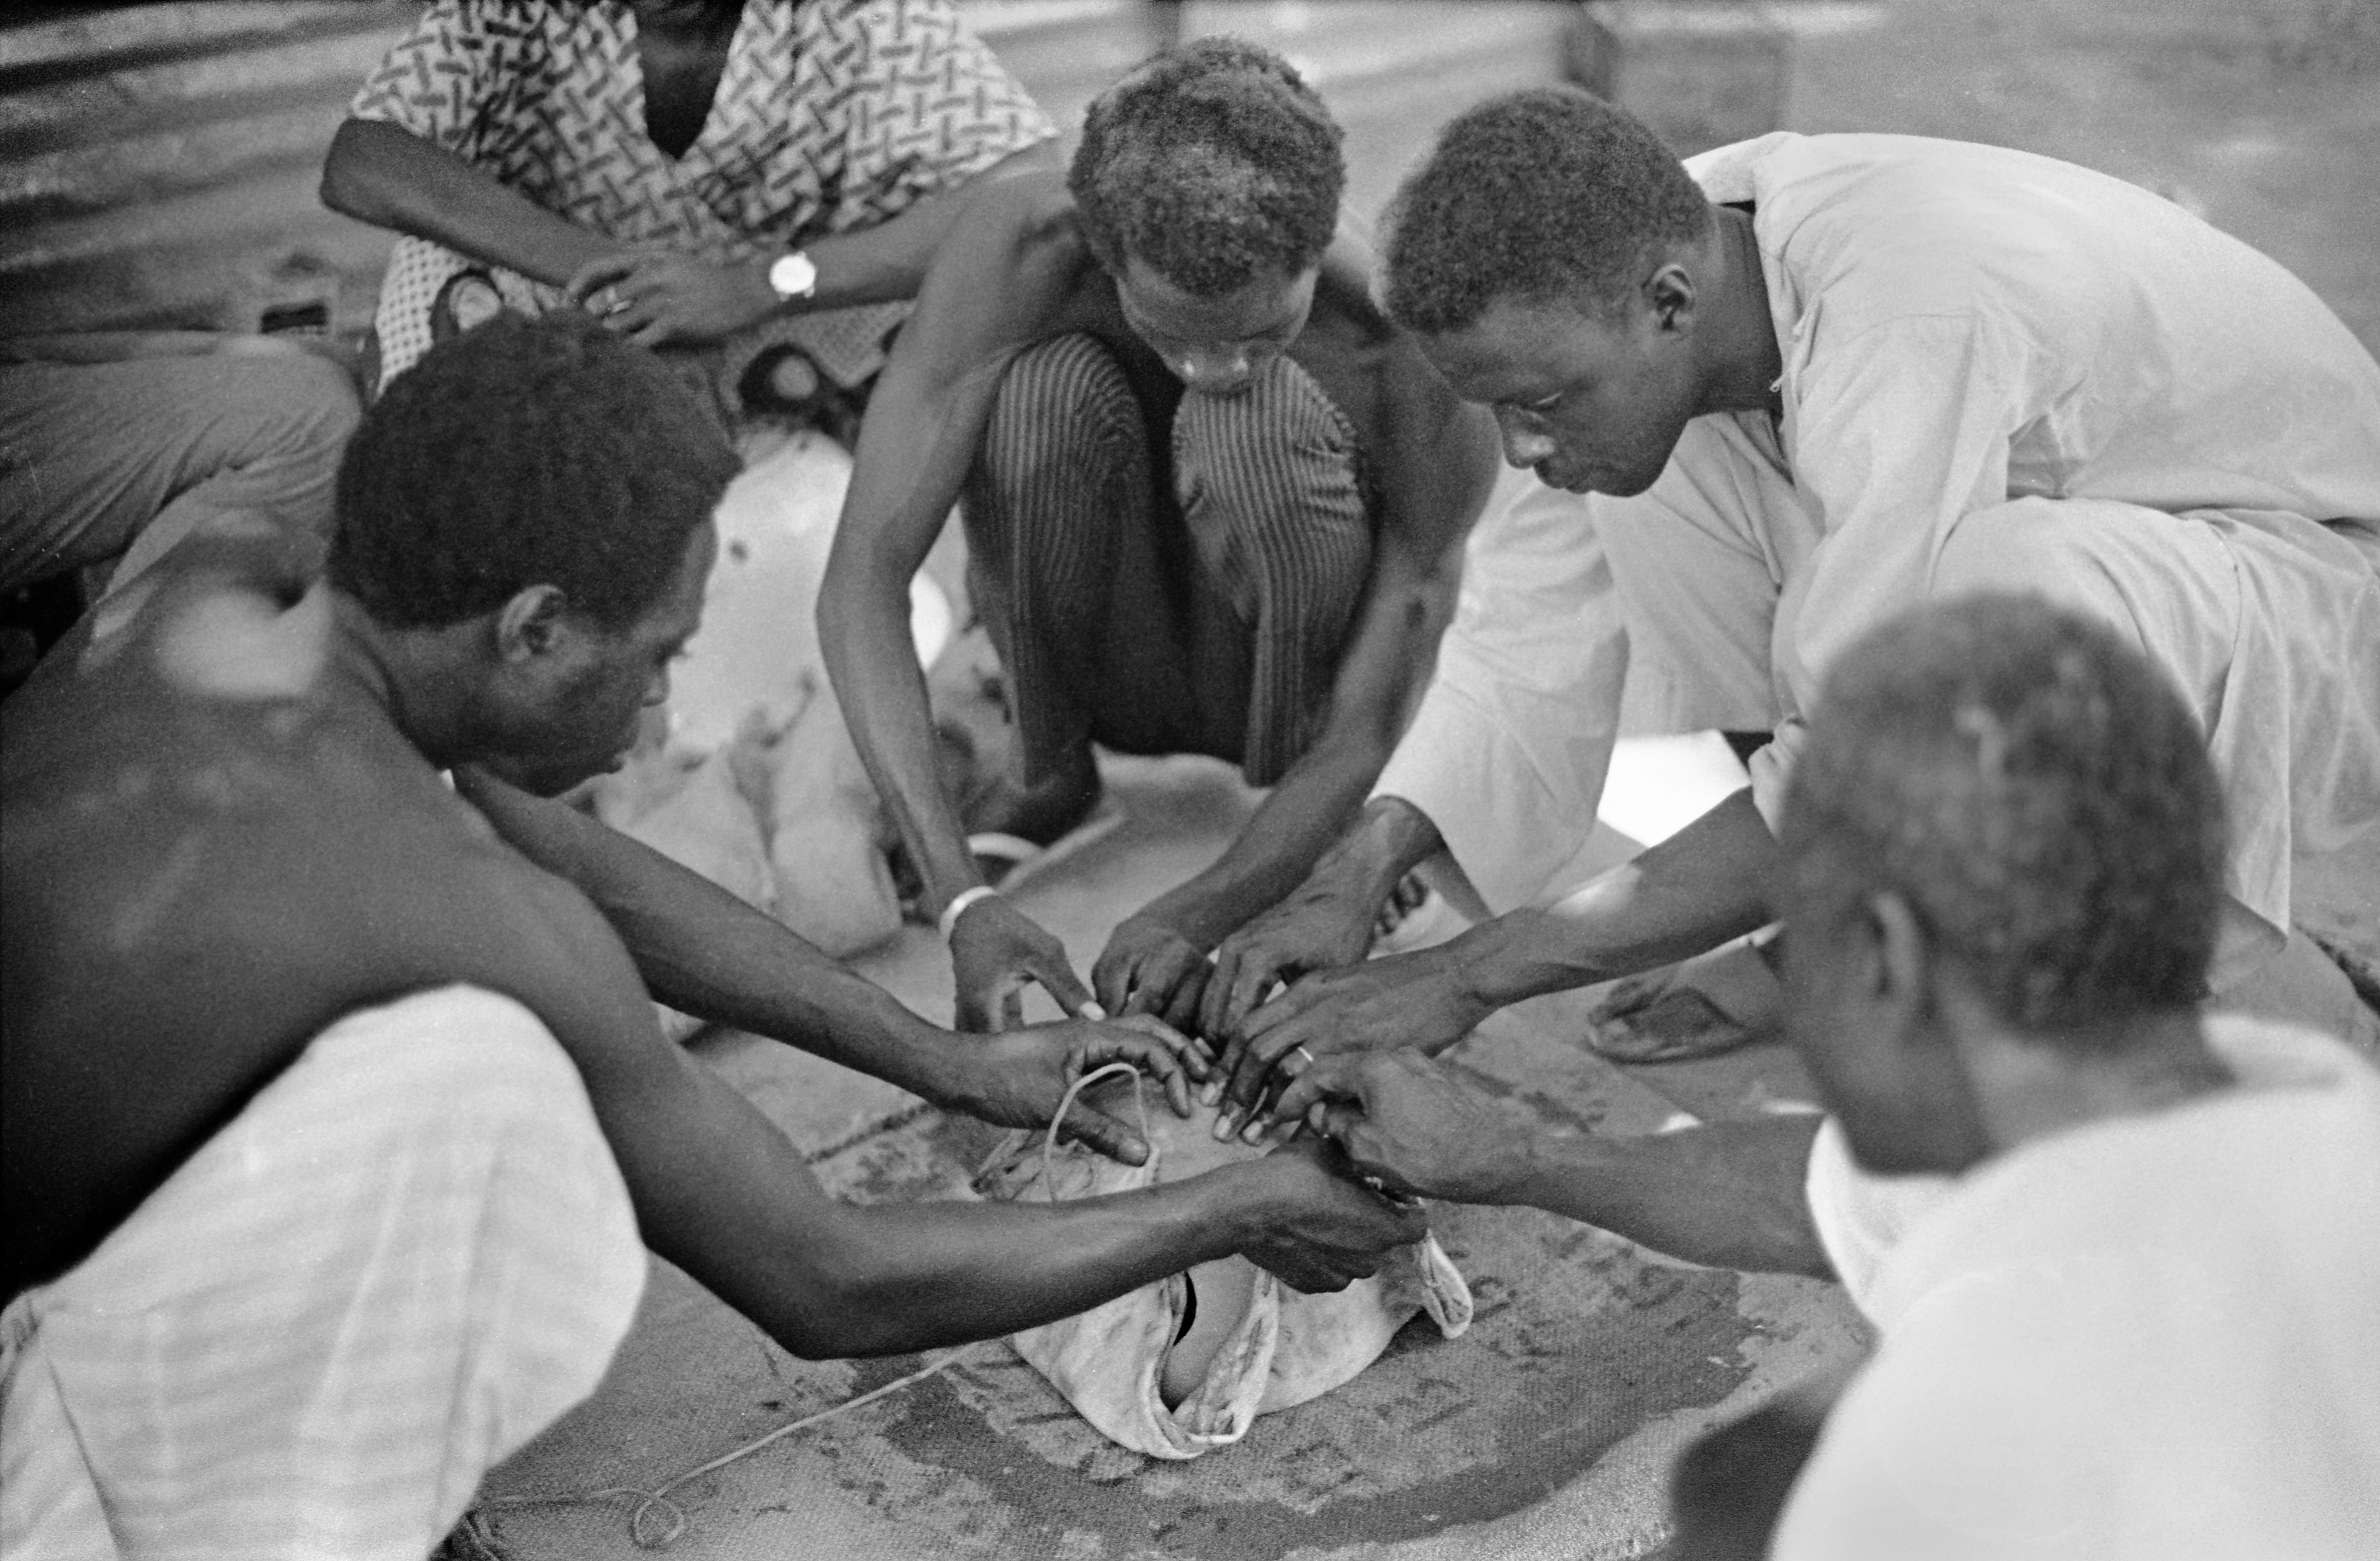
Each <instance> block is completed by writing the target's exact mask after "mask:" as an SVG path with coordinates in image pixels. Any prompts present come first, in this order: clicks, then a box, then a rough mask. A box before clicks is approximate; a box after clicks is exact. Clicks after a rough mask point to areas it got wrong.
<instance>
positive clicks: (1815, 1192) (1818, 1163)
mask: <svg viewBox="0 0 2380 1561" xmlns="http://www.w3.org/2000/svg"><path fill="white" fill-rule="evenodd" d="M1802 1185H1803V1196H1804V1197H1806V1198H1807V1199H1808V1201H1809V1204H1810V1221H1811V1223H1812V1224H1813V1225H1814V1226H1815V1227H1816V1228H1817V1232H1818V1243H1819V1245H1821V1246H1823V1247H1825V1248H1826V1249H1827V1261H1828V1263H1830V1264H1831V1265H1834V1270H1835V1277H1837V1278H1838V1279H1840V1280H1841V1281H1842V1285H1843V1289H1845V1290H1847V1291H1849V1292H1850V1293H1851V1298H1852V1304H1853V1305H1855V1306H1857V1307H1858V1308H1859V1309H1860V1313H1861V1315H1863V1316H1864V1317H1867V1318H1869V1319H1870V1320H1874V1318H1875V1315H1876V1313H1875V1312H1874V1311H1873V1310H1872V1309H1871V1307H1870V1305H1869V1301H1870V1298H1871V1297H1872V1296H1873V1295H1874V1293H1875V1289H1876V1273H1877V1271H1878V1270H1879V1269H1880V1268H1882V1267H1883V1265H1884V1262H1885V1259H1886V1258H1888V1257H1889V1256H1890V1255H1891V1254H1892V1251H1893V1249H1894V1248H1895V1247H1898V1246H1899V1245H1900V1242H1901V1239H1902V1238H1903V1237H1905V1236H1906V1235H1908V1233H1909V1230H1910V1228H1911V1227H1912V1226H1913V1225H1915V1224H1916V1223H1917V1222H1918V1221H1919V1220H1921V1219H1923V1218H1924V1217H1925V1216H1926V1215H1927V1214H1928V1213H1930V1212H1931V1211H1932V1210H1933V1209H1934V1207H1935V1206H1936V1205H1937V1204H1940V1203H1941V1202H1942V1200H1943V1199H1944V1198H1946V1197H1948V1196H1949V1193H1950V1188H1951V1185H1952V1183H1951V1180H1950V1179H1949V1177H1943V1176H1878V1175H1876V1173H1874V1172H1873V1171H1867V1170H1863V1169H1861V1168H1860V1167H1859V1164H1858V1162H1856V1161H1854V1160H1853V1159H1852V1146H1851V1141H1850V1140H1849V1139H1847V1138H1845V1137H1844V1136H1843V1129H1842V1124H1841V1123H1840V1122H1839V1121H1837V1120H1836V1119H1834V1118H1832V1117H1828V1119H1826V1120H1825V1121H1824V1122H1821V1123H1820V1124H1819V1125H1818V1136H1817V1137H1816V1138H1815V1140H1814V1141H1812V1143H1811V1144H1810V1165H1809V1169H1808V1170H1807V1172H1806V1173H1805V1174H1804V1176H1803V1183H1802Z"/></svg>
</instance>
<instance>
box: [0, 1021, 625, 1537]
mask: <svg viewBox="0 0 2380 1561" xmlns="http://www.w3.org/2000/svg"><path fill="white" fill-rule="evenodd" d="M644 1277H645V1255H644V1251H643V1247H642V1245H641V1243H640V1242H639V1240H638V1239H637V1226H636V1218H635V1216H634V1214H633V1212H632V1211H631V1209H630V1207H629V1204H628V1193H627V1189H626V1187H625V1184H624V1183H623V1182H622V1181H621V1179H620V1173H619V1170H618V1168H617V1167H616V1165H615V1164H614V1163H613V1158H612V1153H611V1149H610V1147H609V1145H607V1144H606V1143H605V1142H604V1139H603V1135H602V1132H601V1130H600V1129H599V1127H598V1126H597V1124H596V1121H595V1116H594V1112H593V1110H592V1109H591V1108H590V1107H589V1104H588V1099H587V1094H586V1090H585V1089H584V1087H583V1086H582V1085H581V1084H580V1083H579V1078H578V1073H577V1069H576V1068H575V1067H574V1066H573V1065H572V1063H571V1061H570V1059H568V1057H566V1056H565V1054H564V1052H563V1051H562V1048H561V1047H559V1046H558V1045H556V1044H555V1042H554V1040H553V1037H552V1035H549V1034H548V1033H547V1031H546V1029H545V1027H544V1025H543V1024H541V1023H540V1022H539V1021H538V1020H537V1019H536V1017H535V1016H534V1015H532V1014H531V1013H530V1012H529V1011H528V1010H527V1009H525V1008H523V1007H522V1006H521V1005H520V1004H519V1003H517V1002H515V1001H514V1000H512V999H511V998H504V997H499V996H496V995H494V994H492V993H489V992H485V991H480V990H477V989H474V988H469V987H459V986H457V987H447V988H444V989H442V990H438V991H432V992H425V993H419V994H416V995H414V996H412V997H408V998H403V999H400V1000H399V1001H396V1002H394V1003H390V1004H388V1005H387V1006H385V1007H383V1008H378V1009H373V1010H368V1011H365V1012H361V1013H357V1014H354V1015H351V1016H349V1017H348V1018H346V1019H345V1020H342V1021H341V1022H339V1023H337V1024H334V1025H333V1026H332V1027H331V1028H329V1029H328V1030H326V1031H324V1032H323V1033H322V1035H320V1036H318V1037H317V1038H316V1039H315V1040H314V1042H313V1043H312V1044H311V1045H310V1046H309V1047H307V1048H306V1050H305V1052H304V1053H303V1054H302V1055H301V1056H300V1057H299V1058H298V1059H297V1061H295V1062H293V1063H292V1064H291V1065H290V1066H289V1068H288V1069H287V1071H285V1072H284V1073H283V1074H282V1075H281V1076H280V1077H279V1078H277V1079H275V1080H274V1081H273V1083H270V1084H268V1085H267V1086H266V1087H265V1088H264V1089H263V1090H262V1091H261V1092H260V1093H259V1094H258V1095H256V1097H255V1098H254V1099H253V1100H252V1101H250V1102H249V1105H248V1106H247V1107H246V1108H245V1109H244V1110H242V1111H241V1112H240V1114H239V1115H238V1116H237V1117H236V1118H235V1119H233V1120H232V1121H231V1122H230V1123H229V1124H228V1125H227V1126H225V1128H224V1129H222V1131H219V1132H217V1133H216V1134H215V1135H214V1136H213V1137H212V1139H210V1140H208V1141H207V1142H206V1143H205V1144H203V1145H201V1146H200V1149H199V1150H198V1152H197V1153H196V1154H194V1155H192V1156H190V1158H189V1159H188V1160H187V1161H186V1162H184V1163H183V1165H182V1166H181V1167H180V1168H178V1169H176V1171H175V1172H174V1174H173V1176H172V1177H171V1178H170V1179H168V1180H166V1182H165V1183H164V1185H163V1186H161V1187H160V1188H158V1190H157V1191H156V1192H153V1193H152V1194H151V1195H150V1196H149V1198H148V1199H147V1200H146V1201H145V1202H143V1203H142V1204H140V1207H139V1208H138V1209H136V1210H135V1211H134V1212H133V1214H132V1215H131V1216H130V1217H128V1219H126V1220H125V1221H124V1223H123V1224H121V1225H119V1226H118V1227H117V1228H115V1230H114V1231H113V1232H112V1233H111V1234H110V1235H109V1236H108V1237H107V1239H106V1240H104V1241H103V1242H102V1243H101V1245H100V1246H99V1248H98V1249H97V1250H96V1251H95V1252H92V1253H91V1255H90V1256H89V1257H88V1258H86V1259H84V1261H83V1262H82V1263H81V1264H79V1265H77V1266H76V1267H75V1268H73V1269H72V1270H70V1271H68V1272H67V1274H66V1275H64V1276H63V1277H60V1278H58V1279H56V1280H55V1281H54V1282H52V1283H50V1284H47V1285H43V1286H41V1287H39V1288H37V1289H31V1290H28V1291H26V1292H25V1293H23V1294H22V1295H19V1296H18V1298H17V1299H16V1301H14V1302H13V1303H11V1304H10V1305H9V1307H8V1309H7V1311H6V1314H5V1316H0V1555H7V1556H8V1557H10V1558H11V1561H51V1558H67V1557H76V1558H80V1557H113V1556H128V1557H142V1556H157V1557H171V1558H173V1561H216V1558H220V1561H260V1558H273V1557H286V1558H287V1561H319V1558H320V1557H323V1556H338V1557H341V1558H342V1561H368V1558H382V1557H384V1558H386V1561H421V1557H423V1556H424V1555H428V1554H429V1553H430V1551H431V1548H432V1547H433V1546H434V1545H436V1544H437V1543H438V1542H439V1540H440V1539H441V1538H442V1537H443V1535H444V1534H445V1533H446V1531H448V1530H449V1529H451V1528H452V1527H453V1526H454V1524H455V1521H456V1520H457V1519H459V1518H460V1517H461V1516H462V1513H463V1511H464V1509H465V1507H467V1506H468V1504H469V1502H470V1500H471V1497H472V1494H473V1493H474V1492H475V1491H476V1490H477V1489H478V1487H479V1483H480V1476H481V1475H482V1474H483V1473H485V1472H486V1470H488V1469H489V1468H491V1467H492V1465H494V1464H495V1463H496V1462H497V1461H498V1460H499V1459H501V1458H504V1457H505V1456H506V1455H508V1454H509V1453H511V1452H512V1451H513V1450H514V1449H515V1448H516V1447H518V1446H521V1445H522V1444H523V1443H525V1442H527V1441H528V1439H529V1437H530V1436H532V1435H534V1434H536V1433H537V1432H538V1431H540V1429H542V1428H543V1427H544V1426H546V1425H547V1424H549V1423H551V1422H553V1420H554V1419H555V1418H556V1417H558V1416H559V1415H561V1413H562V1412H563V1411H564V1410H566V1409H568V1408H569V1407H570V1406H571V1405H573V1404H575V1403H577V1401H578V1400H579V1399H581V1398H585V1397H586V1396H587V1395H588V1394H589V1392H591V1391H592V1390H593V1389H594V1386H595V1385H596V1383H597V1382H598V1381H599V1380H600V1379H601V1376H602V1374H603V1372H604V1371H605V1369H606V1368H607V1367H608V1366H609V1364H610V1362H611V1359H612V1353H613V1349H615V1348H616V1347H617V1346H618V1344H619V1342H620V1340H621V1338H622V1337H625V1335H626V1333H627V1329H628V1324H629V1322H630V1319H631V1318H632V1317H633V1316H634V1314H635V1312H636V1307H637V1297H638V1294H639V1292H640V1291H641V1290H642V1289H643V1285H644Z"/></svg>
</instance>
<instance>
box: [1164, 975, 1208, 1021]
mask: <svg viewBox="0 0 2380 1561" xmlns="http://www.w3.org/2000/svg"><path fill="white" fill-rule="evenodd" d="M1207 971H1208V964H1207V962H1206V961H1205V960H1194V961H1192V962H1191V964H1190V968H1189V969H1188V970H1185V971H1184V972H1183V973H1182V978H1181V979H1180V980H1179V981H1176V982H1175V983H1174V984H1173V996H1172V998H1169V999H1167V1001H1166V1004H1165V1023H1168V1024H1171V1025H1172V1026H1173V1027H1174V1028H1175V1029H1176V1030H1188V1029H1190V1028H1191V1027H1192V1026H1194V1025H1196V1023H1198V1008H1199V1004H1200V1002H1201V1001H1202V999H1204V998H1205V997H1206V995H1207Z"/></svg>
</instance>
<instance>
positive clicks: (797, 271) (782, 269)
mask: <svg viewBox="0 0 2380 1561" xmlns="http://www.w3.org/2000/svg"><path fill="white" fill-rule="evenodd" d="M747 274H748V273H747ZM769 285H770V286H771V287H773V288H775V289H776V290H777V296H779V297H781V298H807V297H808V296H810V295H811V294H812V293H814V292H816V291H817V290H818V267H817V266H815V265H812V264H811V263H810V258H809V257H808V256H807V255H805V254H803V253H802V252H801V251H800V250H798V249H796V250H795V251H794V252H793V253H792V254H790V255H781V256H779V257H778V258H777V260H775V261H774V262H773V263H771V265H770V267H769Z"/></svg>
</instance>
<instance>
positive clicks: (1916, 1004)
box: [1862, 889, 1933, 1019]
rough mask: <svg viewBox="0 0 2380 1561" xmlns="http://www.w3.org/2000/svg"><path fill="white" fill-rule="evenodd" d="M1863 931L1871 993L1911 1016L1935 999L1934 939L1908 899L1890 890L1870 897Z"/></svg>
mask: <svg viewBox="0 0 2380 1561" xmlns="http://www.w3.org/2000/svg"><path fill="white" fill-rule="evenodd" d="M1865 911H1866V914H1865V915H1864V917H1863V918H1862V919H1863V922H1864V926H1863V928H1862V931H1863V932H1864V934H1865V936H1866V938H1868V940H1869V948H1868V950H1867V952H1868V956H1869V960H1870V963H1869V966H1868V978H1869V980H1870V982H1871V984H1872V985H1871V988H1870V990H1869V992H1868V994H1867V995H1868V996H1869V997H1870V998H1874V999H1876V1001H1877V1002H1879V1003H1883V1004H1885V1005H1886V1006H1888V1007H1889V1008H1891V1009H1893V1010H1897V1011H1899V1012H1900V1013H1901V1014H1903V1015H1905V1016H1907V1017H1908V1018H1911V1019H1916V1018H1919V1017H1922V1016H1923V1015H1924V1014H1925V1011H1926V1010H1927V1009H1928V1008H1929V1007H1930V1006H1931V1004H1932V1002H1933V990H1932V986H1931V985H1930V983H1931V981H1932V978H1933V946H1932V940H1931V939H1930V938H1927V937H1926V935H1925V923H1924V922H1922V921H1920V920H1918V918H1917V913H1916V911H1915V910H1913V908H1912V907H1911V906H1910V903H1909V902H1908V901H1906V900H1904V899H1902V898H1901V897H1900V895H1899V894H1896V893H1894V892H1893V891H1892V890H1890V889H1879V890H1877V891H1876V893H1874V894H1871V895H1869V896H1868V897H1867V903H1866V906H1865Z"/></svg>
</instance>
